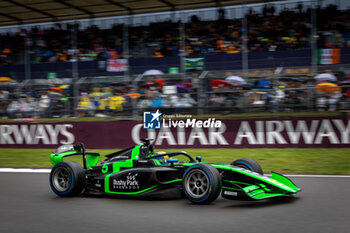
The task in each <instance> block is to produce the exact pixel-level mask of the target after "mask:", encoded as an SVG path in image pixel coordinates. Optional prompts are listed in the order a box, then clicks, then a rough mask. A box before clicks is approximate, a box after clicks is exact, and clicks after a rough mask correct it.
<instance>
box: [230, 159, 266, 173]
mask: <svg viewBox="0 0 350 233" xmlns="http://www.w3.org/2000/svg"><path fill="white" fill-rule="evenodd" d="M231 165H233V166H236V167H241V168H244V169H247V170H250V171H252V172H256V173H259V174H260V175H264V172H263V169H262V168H261V166H260V165H259V163H258V162H257V161H255V160H253V159H248V158H243V159H237V160H235V161H233V162H232V163H231Z"/></svg>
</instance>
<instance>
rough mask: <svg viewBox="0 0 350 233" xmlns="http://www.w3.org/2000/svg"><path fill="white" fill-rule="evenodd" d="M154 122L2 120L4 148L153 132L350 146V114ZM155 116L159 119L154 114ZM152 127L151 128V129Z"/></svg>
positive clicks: (120, 139) (107, 141)
mask: <svg viewBox="0 0 350 233" xmlns="http://www.w3.org/2000/svg"><path fill="white" fill-rule="evenodd" d="M159 119H160V121H161V122H160V128H159V124H157V125H156V126H157V128H155V127H153V128H152V124H150V123H149V122H148V123H147V122H146V123H147V124H148V125H147V124H146V123H145V122H139V121H109V122H65V123H43V122H40V123H27V122H26V123H2V124H1V125H0V147H1V148H52V149H54V148H56V147H58V146H59V145H62V144H73V143H76V142H83V143H84V144H85V145H86V147H87V148H89V149H116V148H125V147H128V146H132V145H134V144H141V141H140V139H141V138H153V139H155V141H154V142H153V143H154V145H155V146H156V147H157V148H290V147H300V148H308V147H349V146H350V117H349V116H343V117H342V116H339V117H295V118H290V117H289V118H281V117H280V118H256V119H225V120H218V119H211V118H209V119H195V118H184V119H181V118H171V116H170V118H165V117H162V118H159ZM150 120H154V119H151V118H150ZM145 128H148V129H145Z"/></svg>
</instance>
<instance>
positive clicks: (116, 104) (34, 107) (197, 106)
mask: <svg viewBox="0 0 350 233" xmlns="http://www.w3.org/2000/svg"><path fill="white" fill-rule="evenodd" d="M349 87H350V86H342V87H315V86H308V87H301V88H283V87H276V88H272V89H269V88H266V89H254V88H245V87H240V86H238V87H235V88H225V87H223V88H216V89H215V90H210V91H207V90H199V89H198V90H196V91H191V92H185V91H177V92H176V93H175V92H173V93H171V90H167V93H161V92H159V89H157V88H147V89H144V90H142V87H141V91H140V92H136V91H135V89H134V88H130V91H129V92H128V93H125V94H118V95H114V94H113V93H103V92H97V91H95V92H92V93H82V94H81V95H80V96H79V97H78V99H76V102H77V103H78V104H77V106H76V107H74V103H75V101H74V100H75V99H74V98H73V97H65V96H63V95H59V94H56V93H50V94H47V93H41V95H38V96H36V97H34V96H30V95H24V94H21V95H20V96H19V97H18V98H16V99H8V98H4V96H1V100H0V116H1V117H2V118H11V119H16V118H69V117H74V116H76V117H118V118H126V119H131V118H134V119H135V118H140V117H141V116H142V112H143V111H149V110H156V109H159V110H160V111H161V112H162V113H163V114H191V115H202V114H215V115H224V114H235V113H236V114H239V113H262V112H264V113H265V112H271V113H275V114H277V115H278V114H279V113H281V112H297V111H300V112H301V111H344V110H349V109H350V92H349ZM174 90H175V89H174ZM106 91H108V90H106Z"/></svg>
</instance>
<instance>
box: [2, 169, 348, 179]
mask: <svg viewBox="0 0 350 233" xmlns="http://www.w3.org/2000/svg"><path fill="white" fill-rule="evenodd" d="M50 171H51V169H41V168H0V172H12V173H50ZM266 175H267V176H271V174H266ZM285 176H288V177H317V178H350V175H303V174H295V175H293V174H285Z"/></svg>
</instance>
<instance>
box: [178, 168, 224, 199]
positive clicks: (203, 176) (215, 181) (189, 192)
mask: <svg viewBox="0 0 350 233" xmlns="http://www.w3.org/2000/svg"><path fill="white" fill-rule="evenodd" d="M182 185H183V192H184V194H185V196H186V197H187V199H189V200H190V201H191V202H193V203H196V204H208V203H210V202H212V201H214V200H215V199H216V198H217V197H218V195H219V194H220V191H221V176H220V173H219V171H218V170H217V169H216V168H214V167H213V166H211V165H209V164H196V165H193V166H191V167H189V168H188V169H187V170H186V172H185V173H184V176H183V181H182Z"/></svg>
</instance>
